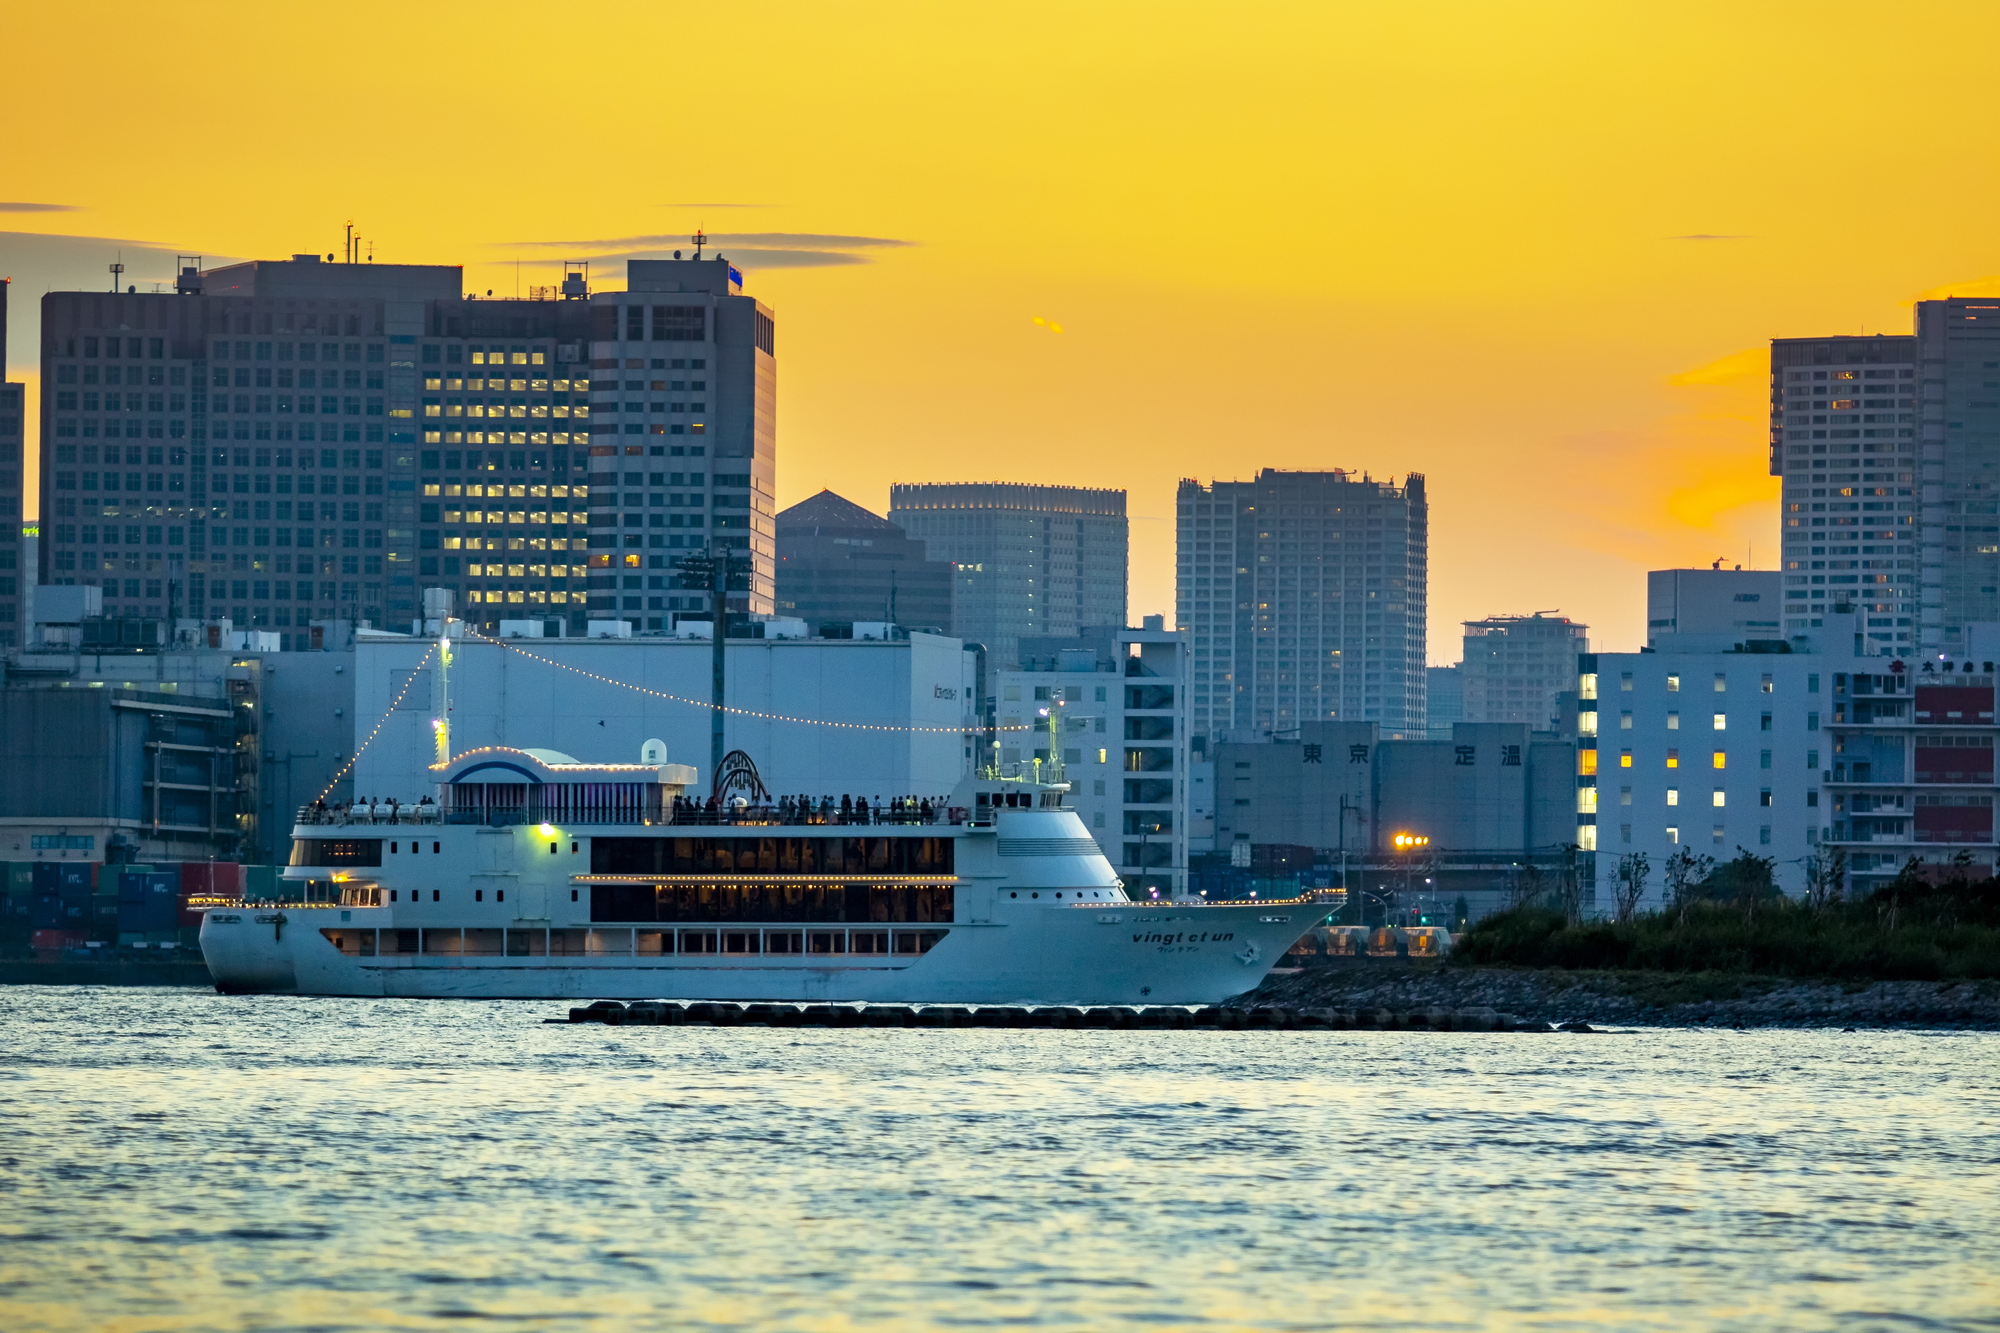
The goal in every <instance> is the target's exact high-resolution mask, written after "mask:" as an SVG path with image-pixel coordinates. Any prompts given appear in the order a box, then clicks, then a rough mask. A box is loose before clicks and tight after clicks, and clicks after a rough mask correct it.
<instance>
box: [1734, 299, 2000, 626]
mask: <svg viewBox="0 0 2000 1333" xmlns="http://www.w3.org/2000/svg"><path fill="white" fill-rule="evenodd" d="M1926 304H1931V303H1926ZM1917 341H1918V340H1917V339H1916V338H1908V337H1887V336H1877V337H1872V338H1774V339H1772V341H1771V474H1772V475H1773V476H1779V477H1783V478H1784V482H1783V490H1782V494H1781V502H1780V505H1781V509H1782V515H1781V517H1780V528H1779V532H1780V534H1781V543H1782V548H1783V549H1782V552H1781V558H1782V560H1783V562H1784V579H1785V587H1784V594H1785V596H1784V607H1785V611H1784V617H1783V619H1784V626H1783V631H1782V635H1780V634H1773V635H1771V636H1770V637H1772V638H1777V637H1786V638H1789V637H1792V636H1795V635H1798V634H1802V633H1809V632H1810V631H1812V630H1816V629H1819V628H1821V627H1822V623H1823V621H1824V620H1825V617H1826V616H1827V615H1829V614H1832V613H1833V611H1834V609H1835V608H1841V609H1842V610H1843V611H1844V610H1847V609H1852V610H1855V611H1858V612H1860V613H1861V615H1862V619H1863V621H1864V622H1865V626H1866V628H1865V631H1864V632H1865V633H1866V634H1867V635H1868V639H1867V645H1868V647H1869V648H1870V649H1871V650H1872V651H1873V652H1874V653H1875V654H1878V655H1883V654H1887V655H1894V654H1905V653H1909V652H1911V651H1912V650H1913V649H1914V647H1915V646H1916V644H1917V643H1918V641H1919V635H1918V621H1919V618H1920V617H1919V586H1920V585H1919V582H1918V575H1917V559H1916V556H1917V546H1918V527H1919V511H1918V500H1917V497H1918V491H1917V475H1916V472H1917V468H1916V462H1917V451H1916V442H1917ZM1939 535H1940V536H1942V535H1943V534H1942V533H1940V534H1939ZM1989 567H1990V566H1989ZM1992 581H1993V580H1991V579H1989V580H1988V582H1989V583H1990V582H1992Z"/></svg>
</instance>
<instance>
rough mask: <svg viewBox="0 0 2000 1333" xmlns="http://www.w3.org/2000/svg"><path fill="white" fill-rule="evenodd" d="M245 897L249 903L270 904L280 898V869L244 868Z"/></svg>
mask: <svg viewBox="0 0 2000 1333" xmlns="http://www.w3.org/2000/svg"><path fill="white" fill-rule="evenodd" d="M242 870H243V897H244V899H245V901H249V902H269V901H271V900H272V899H274V898H276V897H277V896H278V867H276V866H244V867H243V868H242Z"/></svg>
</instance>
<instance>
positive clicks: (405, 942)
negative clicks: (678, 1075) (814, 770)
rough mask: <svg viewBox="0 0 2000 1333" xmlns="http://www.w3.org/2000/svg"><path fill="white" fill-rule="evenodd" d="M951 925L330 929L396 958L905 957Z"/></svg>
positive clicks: (362, 950)
mask: <svg viewBox="0 0 2000 1333" xmlns="http://www.w3.org/2000/svg"><path fill="white" fill-rule="evenodd" d="M949 933H950V932H949V931H946V930H812V929H807V930H728V929H719V928H718V929H711V928H706V927H699V926H698V927H694V928H691V929H685V930H647V929H645V928H643V927H627V928H621V929H610V930H604V929H589V930H578V929H530V930H518V929H501V928H498V927H491V928H486V927H477V926H465V927H460V926H446V927H425V928H422V929H414V930H400V929H398V930H370V929H357V928H353V927H340V928H330V929H323V930H321V931H320V934H321V935H322V936H323V937H325V939H326V941H327V942H328V943H329V944H331V945H332V946H333V947H334V948H335V949H338V950H339V951H340V952H341V953H343V954H345V955H347V956H348V957H350V958H376V957H395V956H399V955H401V956H425V955H428V956H432V957H475V958H477V957H487V958H499V957H508V958H546V957H595V958H617V957H627V958H629V957H641V958H644V957H667V956H671V955H675V954H680V955H687V956H694V957H699V956H719V957H738V958H747V957H758V956H769V957H777V958H794V957H810V956H820V957H825V958H829V959H830V958H833V957H843V958H845V957H860V958H877V957H901V958H914V957H918V956H920V955H923V954H927V953H929V952H930V951H931V950H932V949H934V948H936V947H937V946H938V944H939V943H940V942H941V941H942V940H943V939H944V937H945V936H946V935H947V934H949Z"/></svg>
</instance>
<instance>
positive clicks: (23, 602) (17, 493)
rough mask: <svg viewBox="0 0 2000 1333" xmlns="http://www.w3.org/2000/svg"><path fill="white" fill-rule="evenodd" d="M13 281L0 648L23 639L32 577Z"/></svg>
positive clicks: (1, 454) (2, 322) (4, 396)
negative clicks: (14, 364)
mask: <svg viewBox="0 0 2000 1333" xmlns="http://www.w3.org/2000/svg"><path fill="white" fill-rule="evenodd" d="M12 285H13V282H12V279H0V649H16V648H19V647H21V646H22V645H23V644H25V643H26V642H27V631H28V628H29V626H28V625H27V623H26V616H27V611H26V607H27V606H28V604H29V602H30V601H31V600H32V598H31V595H30V593H29V592H28V589H30V588H32V587H33V586H34V580H35V572H34V571H33V570H32V569H28V568H26V567H25V565H24V563H23V561H22V559H21V556H22V553H23V544H24V542H25V541H26V539H27V531H26V528H25V527H24V526H23V520H22V514H21V497H22V496H23V495H25V494H26V493H27V490H26V473H27V466H28V457H27V442H28V432H27V426H26V420H27V405H28V394H27V386H26V385H24V384H20V383H16V382H13V381H9V380H7V295H8V288H9V287H11V286H12ZM23 580H26V586H25V587H24V586H23Z"/></svg>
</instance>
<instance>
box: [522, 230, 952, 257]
mask: <svg viewBox="0 0 2000 1333" xmlns="http://www.w3.org/2000/svg"><path fill="white" fill-rule="evenodd" d="M497 244H502V245H518V246H526V247H532V248H535V249H542V250H548V249H569V250H579V249H597V250H603V251H607V252H610V251H620V250H639V249H658V248H660V247H662V246H665V247H668V248H676V247H677V248H681V249H692V248H693V242H692V240H691V239H690V237H689V236H688V235H687V234H686V233H677V234H674V235H653V236H610V237H603V238H600V239H598V240H590V241H511V242H497ZM708 244H709V245H711V246H716V245H737V246H742V245H751V246H773V247H776V248H778V249H786V250H796V249H800V248H810V249H830V250H873V249H880V248H883V247H891V246H904V245H915V244H916V242H915V241H902V240H896V239H894V238H892V237H888V236H842V235H836V234H834V233H832V232H818V231H733V232H729V231H726V232H716V233H714V234H712V235H710V236H709V237H708Z"/></svg>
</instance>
